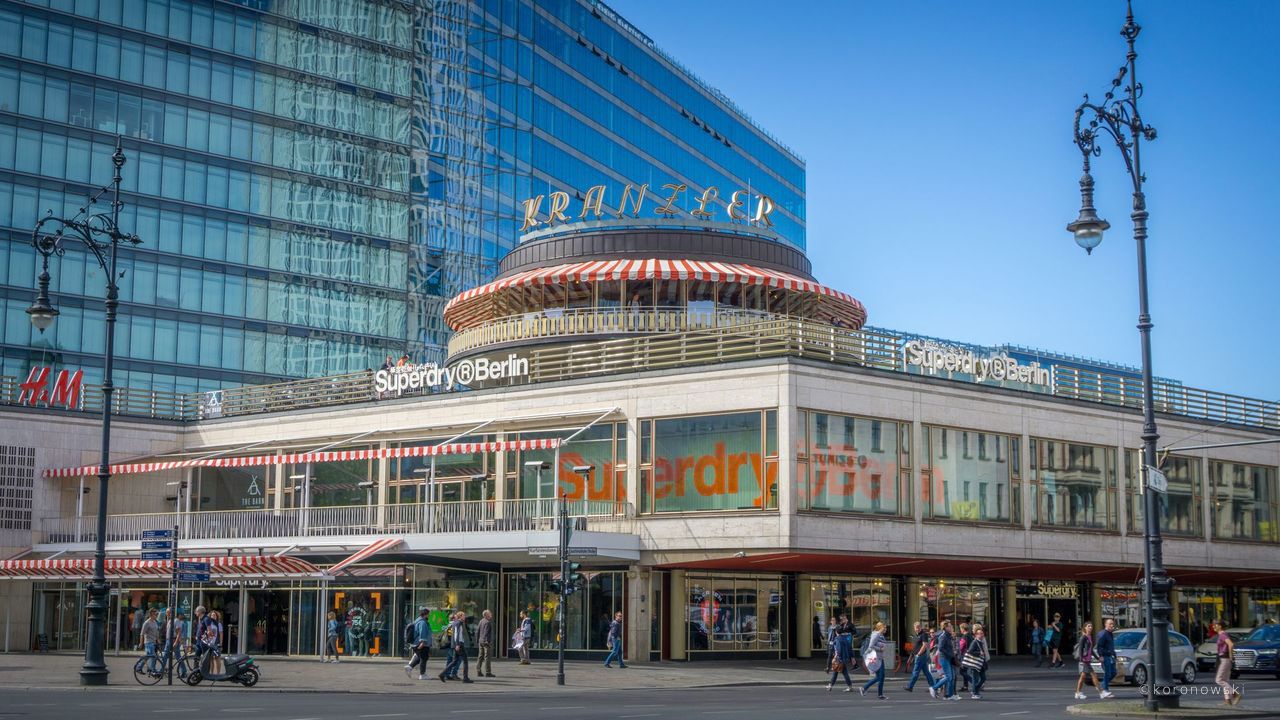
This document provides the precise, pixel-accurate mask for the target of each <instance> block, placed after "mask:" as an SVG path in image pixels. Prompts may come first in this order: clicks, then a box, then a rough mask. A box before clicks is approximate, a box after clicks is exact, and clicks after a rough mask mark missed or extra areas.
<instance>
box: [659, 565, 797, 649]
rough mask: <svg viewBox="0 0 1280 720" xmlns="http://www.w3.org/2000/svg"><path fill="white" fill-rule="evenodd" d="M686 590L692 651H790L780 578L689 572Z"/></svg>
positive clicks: (688, 642) (686, 620)
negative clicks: (787, 642)
mask: <svg viewBox="0 0 1280 720" xmlns="http://www.w3.org/2000/svg"><path fill="white" fill-rule="evenodd" d="M684 591H685V597H686V598H688V600H687V601H686V603H687V604H686V605H685V627H686V629H687V631H688V636H687V637H686V645H685V648H686V649H687V650H688V651H689V653H691V654H692V653H698V652H742V651H756V652H761V651H765V652H785V651H786V645H785V644H784V642H783V638H782V629H783V628H784V627H785V626H786V603H785V602H784V600H785V598H784V595H783V591H784V585H783V582H782V578H781V577H778V576H746V577H734V576H732V575H694V574H692V573H690V574H689V575H687V576H686V577H685V587H684ZM677 632H678V630H677Z"/></svg>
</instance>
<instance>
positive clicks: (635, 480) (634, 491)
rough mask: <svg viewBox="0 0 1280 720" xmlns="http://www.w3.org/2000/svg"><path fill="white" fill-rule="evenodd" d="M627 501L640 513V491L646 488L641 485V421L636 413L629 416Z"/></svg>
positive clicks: (627, 427)
mask: <svg viewBox="0 0 1280 720" xmlns="http://www.w3.org/2000/svg"><path fill="white" fill-rule="evenodd" d="M623 427H625V428H626V433H627V457H626V463H627V497H626V499H627V502H630V503H631V506H632V507H633V508H635V511H636V514H637V515H638V514H639V513H640V508H641V498H640V493H642V492H644V488H642V487H640V421H639V420H638V419H636V418H635V417H634V415H632V416H630V417H628V418H627V422H626V424H625V425H624V426H623Z"/></svg>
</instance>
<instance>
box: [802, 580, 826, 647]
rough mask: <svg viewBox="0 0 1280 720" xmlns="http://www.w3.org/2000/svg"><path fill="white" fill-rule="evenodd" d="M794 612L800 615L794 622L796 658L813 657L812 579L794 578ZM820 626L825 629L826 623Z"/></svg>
mask: <svg viewBox="0 0 1280 720" xmlns="http://www.w3.org/2000/svg"><path fill="white" fill-rule="evenodd" d="M796 612H797V613H799V615H800V617H799V618H797V622H796V657H798V658H807V657H813V613H814V609H813V579H812V578H810V577H809V576H808V575H797V576H796ZM818 619H819V620H821V619H822V618H821V617H819V618H818ZM822 625H823V627H825V626H826V623H823V624H822Z"/></svg>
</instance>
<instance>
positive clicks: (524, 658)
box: [520, 638, 530, 664]
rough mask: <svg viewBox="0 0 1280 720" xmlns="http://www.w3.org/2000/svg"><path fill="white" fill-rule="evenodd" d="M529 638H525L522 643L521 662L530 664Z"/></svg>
mask: <svg viewBox="0 0 1280 720" xmlns="http://www.w3.org/2000/svg"><path fill="white" fill-rule="evenodd" d="M529 642H530V641H529V638H525V639H524V642H523V643H521V644H520V662H522V663H525V664H528V662H529Z"/></svg>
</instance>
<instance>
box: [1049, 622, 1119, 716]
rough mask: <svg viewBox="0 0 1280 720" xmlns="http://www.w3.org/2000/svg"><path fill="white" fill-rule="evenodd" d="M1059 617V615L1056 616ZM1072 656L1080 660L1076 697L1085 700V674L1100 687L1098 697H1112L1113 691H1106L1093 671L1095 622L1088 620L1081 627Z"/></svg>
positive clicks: (1094, 684)
mask: <svg viewBox="0 0 1280 720" xmlns="http://www.w3.org/2000/svg"><path fill="white" fill-rule="evenodd" d="M1054 619H1055V620H1056V619H1057V616H1056V615H1055V616H1054ZM1071 656H1072V657H1073V658H1075V659H1076V660H1078V661H1079V665H1078V666H1077V669H1078V670H1079V671H1080V676H1079V677H1078V678H1076V699H1077V700H1084V699H1085V695H1084V693H1083V692H1081V690H1083V689H1084V676H1085V675H1089V676H1092V678H1093V686H1094V687H1096V688H1098V698H1099V699H1102V698H1108V697H1111V693H1108V692H1104V691H1103V689H1102V682H1101V681H1100V680H1098V673H1096V672H1094V671H1093V623H1092V622H1086V623H1085V624H1084V627H1082V628H1080V637H1079V638H1078V639H1077V640H1076V647H1075V650H1073V651H1072V652H1071Z"/></svg>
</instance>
